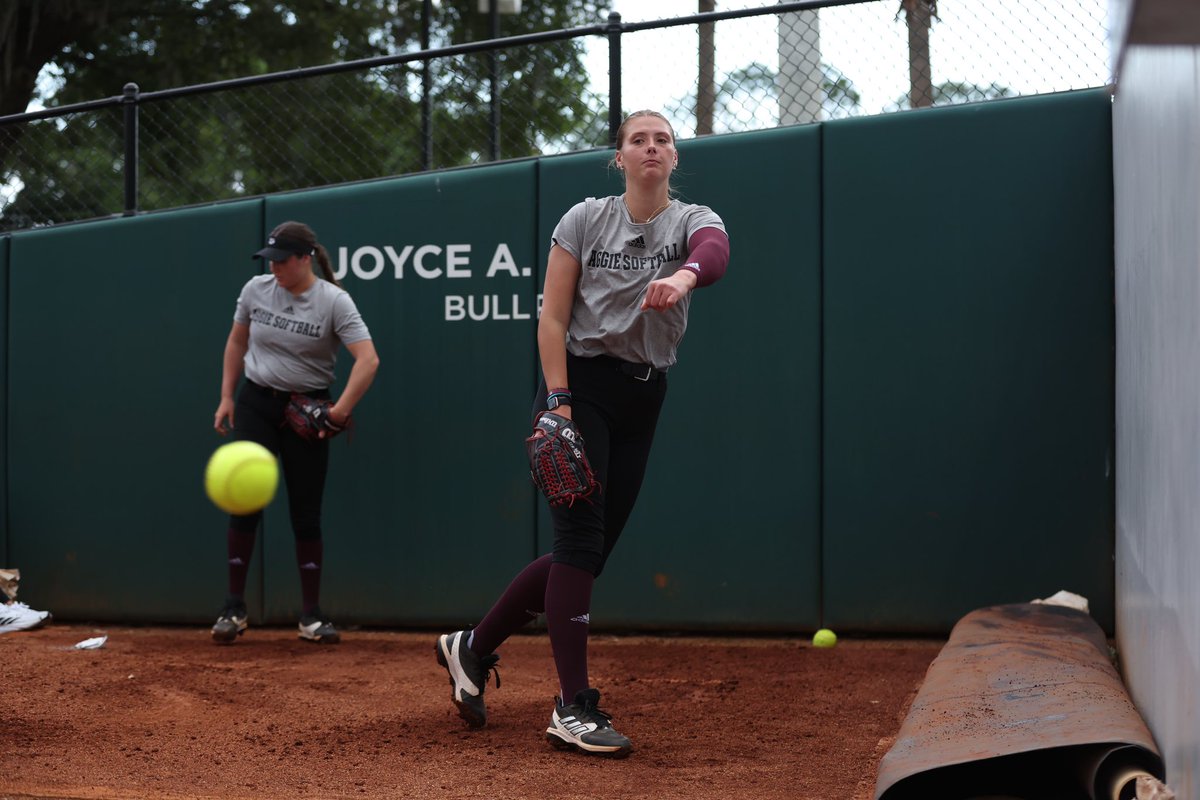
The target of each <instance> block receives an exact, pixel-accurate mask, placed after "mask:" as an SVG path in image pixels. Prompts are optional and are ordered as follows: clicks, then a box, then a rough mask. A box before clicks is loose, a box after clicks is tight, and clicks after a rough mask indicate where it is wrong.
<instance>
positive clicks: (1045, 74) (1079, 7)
mask: <svg viewBox="0 0 1200 800" xmlns="http://www.w3.org/2000/svg"><path fill="white" fill-rule="evenodd" d="M612 5H613V10H614V11H617V12H618V13H620V14H621V17H622V20H623V21H625V22H638V21H643V20H651V19H665V18H670V17H677V16H686V15H689V14H695V13H697V10H698V4H697V2H696V0H654V2H653V3H649V2H645V0H613V3H612ZM764 5H768V3H765V2H763V0H717V3H716V10H717V11H731V10H735V9H743V8H760V7H762V6H764ZM1107 5H1108V0H1005V2H997V0H941V2H939V3H938V13H939V17H940V21H936V22H935V23H934V26H933V32H932V34H931V43H932V48H933V65H932V72H933V82H934V84H938V83H941V82H943V81H947V80H955V81H963V82H968V83H975V84H983V85H987V84H989V83H992V82H993V81H994V82H995V83H997V84H1000V85H1003V86H1005V87H1007V88H1009V89H1011V90H1013V92H1014V93H1035V92H1050V91H1065V90H1067V89H1080V88H1086V87H1089V86H1102V85H1104V84H1106V83H1108V81H1109V79H1110V74H1109V68H1108V64H1109V58H1108V44H1107V41H1106V29H1107V27H1108V19H1107V11H1108V9H1107ZM899 6H900V4H899V0H891V2H874V3H863V4H856V5H849V6H840V7H837V8H830V9H823V10H821V11H820V12H819V20H820V23H819V30H820V50H821V60H822V61H823V62H824V63H826V64H830V65H832V66H834V67H836V68H837V69H838V70H839V71H840V72H841V73H842V74H843V75H845V76H846V77H847V78H849V79H850V80H851V81H852V82H853V83H854V85H855V88H856V89H857V90H858V91H859V92H860V93H861V94H862V104H861V109H862V112H863V113H868V114H873V113H878V112H880V111H882V110H885V109H886V108H887V107H889V106H891V107H894V104H895V102H896V100H897V99H898V98H900V97H902V96H904V95H905V93H906V92H907V91H908V43H907V41H908V40H907V33H906V30H905V24H904V20H903V19H897V18H896V12H897V10H898V9H899ZM777 20H778V17H777V16H776V15H765V16H762V17H756V18H749V19H742V20H729V21H725V22H720V23H718V24H717V25H716V33H715V39H716V60H717V73H718V81H719V80H720V76H721V75H722V74H724V73H728V72H730V71H732V70H735V69H738V68H741V67H744V66H747V65H748V64H750V63H753V62H756V61H757V62H760V63H763V64H765V65H767V66H768V67H770V68H771V69H772V70H774V69H777V68H778V65H779V59H778V51H777V42H778V32H777ZM621 49H622V67H623V69H622V73H623V80H622V91H623V101H624V102H623V103H622V105H623V106H624V107H625V108H626V109H630V110H632V109H638V108H656V109H660V108H664V107H666V106H668V105H670V104H671V103H672V101H674V100H676V99H677V98H682V97H687V96H690V95H691V94H693V93H694V91H695V81H696V52H697V34H696V27H695V26H686V27H683V26H681V27H678V28H673V29H665V30H655V31H645V32H641V33H636V34H629V35H626V36H625V37H623V39H622V45H621ZM587 64H588V72H589V74H590V75H591V77H592V83H593V86H594V87H595V89H596V91H598V92H600V93H601V94H607V91H608V87H607V81H608V47H607V43H606V42H605V41H604V40H603V39H600V38H596V39H592V40H590V42H589V57H588V60H587Z"/></svg>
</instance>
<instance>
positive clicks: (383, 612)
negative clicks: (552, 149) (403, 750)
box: [0, 91, 1113, 633]
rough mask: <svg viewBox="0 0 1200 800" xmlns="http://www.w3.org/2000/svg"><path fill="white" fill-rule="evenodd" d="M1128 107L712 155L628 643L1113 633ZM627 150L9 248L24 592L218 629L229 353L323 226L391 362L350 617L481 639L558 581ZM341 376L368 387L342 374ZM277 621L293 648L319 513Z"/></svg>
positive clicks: (107, 227) (163, 217)
mask: <svg viewBox="0 0 1200 800" xmlns="http://www.w3.org/2000/svg"><path fill="white" fill-rule="evenodd" d="M1109 115H1110V110H1109V98H1108V95H1107V93H1106V92H1104V91H1089V92H1081V93H1071V94H1064V95H1053V96H1047V97H1035V98H1023V99H1016V100H1006V101H999V102H993V103H988V104H983V105H975V106H962V107H955V108H948V109H936V110H926V111H921V112H916V113H911V114H897V115H887V116H883V117H877V118H870V119H862V120H846V121H839V122H833V123H825V124H821V125H811V126H800V127H793V128H781V129H774V130H770V131H764V132H759V133H744V134H736V135H730V136H716V137H709V138H705V139H701V140H696V141H690V142H682V143H681V144H680V153H681V165H680V171H679V173H677V181H676V183H677V188H678V190H679V191H680V193H681V195H682V196H683V197H684V198H685V199H689V200H693V201H696V202H704V203H707V204H710V205H712V206H713V207H714V208H715V209H716V210H717V211H718V212H719V213H720V214H721V215H722V217H723V218H724V219H725V221H726V223H727V225H728V228H729V231H730V234H731V239H732V242H733V262H732V263H731V265H730V270H729V273H728V275H727V277H726V278H725V280H724V281H722V282H721V283H720V284H718V285H717V286H716V287H714V288H712V289H706V290H702V291H701V293H700V294H699V296H698V297H697V298H696V301H695V302H694V304H693V310H692V318H691V324H690V330H689V332H688V335H687V338H686V339H685V341H684V344H683V347H682V348H681V351H680V363H679V365H678V366H677V368H676V369H674V370H673V371H672V373H671V389H670V392H669V395H668V399H667V406H666V408H665V410H664V416H663V421H662V424H661V426H660V430H659V436H658V441H657V443H656V445H655V455H654V457H653V458H652V459H651V464H650V470H649V473H648V476H647V480H646V485H645V488H644V489H643V494H642V498H641V500H640V501H639V505H638V508H637V510H636V511H635V514H634V517H633V519H632V520H631V522H630V525H629V528H628V529H627V531H626V533H625V536H624V538H623V539H622V542H621V545H620V546H619V548H618V552H617V555H616V556H615V557H614V559H613V561H612V562H611V564H610V565H609V568H608V571H607V572H606V573H605V576H604V579H603V580H602V581H600V582H599V583H598V584H597V590H596V596H595V605H594V611H595V619H596V622H597V624H598V625H602V626H604V627H609V628H671V629H719V630H778V631H796V630H801V631H804V630H812V629H814V628H816V627H818V626H820V625H821V624H829V625H832V626H835V627H838V628H840V629H842V630H845V631H851V630H863V631H876V632H896V633H899V632H913V631H928V632H943V631H946V630H948V629H949V627H950V625H951V624H952V623H953V621H954V620H956V619H958V618H959V617H960V616H961V615H962V614H963V613H966V612H967V611H969V610H971V609H973V608H975V607H977V606H979V605H983V604H989V603H998V602H1010V601H1017V600H1028V599H1030V598H1031V597H1035V596H1045V595H1048V594H1051V593H1053V592H1054V591H1056V590H1058V589H1064V588H1065V589H1070V590H1072V591H1076V592H1079V593H1080V594H1084V595H1087V596H1088V597H1089V598H1090V599H1091V600H1092V609H1093V613H1094V614H1095V615H1096V617H1097V619H1098V620H1099V621H1100V622H1101V624H1102V625H1103V626H1104V627H1105V628H1106V629H1109V630H1111V625H1112V549H1113V530H1112V525H1113V523H1112V496H1113V482H1112V467H1111V464H1112V462H1111V448H1112V416H1113V411H1112V403H1113V400H1112V397H1113V373H1112V346H1113V323H1112V317H1113V310H1112V303H1111V297H1112V196H1111V161H1110V157H1111V147H1110V144H1109V138H1110V137H1109V130H1110V122H1109ZM609 156H610V153H609V152H602V151H595V152H586V153H579V154H572V155H566V156H557V157H548V158H543V159H536V160H528V161H517V162H508V163H503V164H498V165H492V166H486V167H476V168H470V169H463V170H455V171H447V172H439V173H427V174H422V175H416V176H409V177H403V178H397V179H389V180H381V181H376V182H370V183H364V184H353V185H346V186H340V187H334V188H327V189H321V190H313V191H305V192H297V193H292V194H286V195H277V196H271V197H266V198H258V199H253V200H246V201H241V202H237V203H229V204H220V205H214V206H211V207H203V208H194V209H183V210H179V211H173V212H163V213H155V214H148V215H145V216H141V217H133V218H123V219H114V220H109V221H103V222H94V223H87V224H81V225H75V226H67V227H63V228H55V229H50V230H43V231H30V232H23V233H17V234H13V235H11V236H10V237H8V239H7V246H8V260H7V264H6V266H7V274H8V278H9V281H8V287H7V295H6V296H5V298H4V299H5V300H6V307H7V321H8V326H7V327H8V340H7V349H6V357H7V363H8V375H7V378H8V383H7V387H6V393H5V396H4V401H5V402H6V403H7V412H8V413H7V431H6V433H7V436H8V448H7V449H6V453H7V455H8V459H7V470H8V472H7V482H6V484H5V488H6V489H7V507H6V509H5V510H6V515H7V523H8V524H7V525H6V530H5V538H4V539H3V540H0V542H4V543H5V545H6V547H7V559H6V564H5V565H6V566H14V567H19V568H20V569H21V570H22V574H23V582H24V583H25V588H24V590H23V594H22V599H25V600H27V601H29V602H31V603H32V604H34V605H35V607H44V608H49V609H51V610H52V611H53V612H54V613H55V615H56V616H57V617H59V618H60V619H88V620H97V621H106V620H111V621H129V622H139V621H147V622H181V623H196V624H208V623H210V622H211V619H212V617H213V614H214V613H215V611H216V610H217V608H218V607H219V605H220V601H221V598H222V595H223V592H224V585H225V564H224V547H225V537H224V529H225V521H224V517H223V515H222V514H221V513H220V512H218V511H217V510H216V509H215V508H213V507H212V506H211V505H210V504H209V503H208V501H207V499H206V498H205V497H204V494H203V490H202V488H201V475H202V471H203V466H204V462H205V460H206V459H207V457H208V454H209V453H211V451H212V449H213V448H215V447H216V446H217V445H218V444H219V443H220V440H219V439H218V437H217V436H216V435H215V434H214V433H213V432H212V430H211V424H212V413H213V411H214V409H215V408H216V404H217V400H218V397H217V394H218V389H219V380H220V361H221V351H222V347H223V345H224V341H225V337H226V336H227V334H228V331H229V326H230V324H231V320H232V314H233V308H234V301H235V299H236V297H237V292H238V290H239V288H240V287H241V285H242V283H244V281H245V280H246V279H247V278H248V277H249V276H250V275H252V274H254V273H255V272H256V271H257V270H258V269H259V268H260V265H259V264H257V263H256V262H254V261H252V260H251V259H250V258H249V254H250V253H252V252H253V251H254V250H255V249H257V247H259V246H260V242H261V240H262V237H263V236H264V233H265V231H267V230H270V228H271V227H273V226H274V225H275V224H277V223H278V222H280V221H282V220H284V219H289V218H295V219H303V220H305V221H308V222H310V223H311V224H312V225H313V227H314V228H316V230H317V231H318V233H319V235H320V237H321V240H322V241H323V243H325V244H326V246H327V247H328V248H329V250H330V252H331V254H332V256H333V258H334V261H335V266H336V267H337V268H338V270H339V273H340V274H341V275H342V276H343V282H344V283H345V285H346V288H347V289H348V290H349V291H350V292H351V293H352V294H353V296H354V298H355V300H356V302H357V303H358V305H359V307H360V309H361V310H362V312H363V315H364V318H365V319H366V321H367V323H368V325H369V327H370V328H371V330H372V333H373V336H374V338H375V341H376V346H377V348H378V350H379V352H380V356H381V369H380V373H379V378H378V380H377V383H376V385H375V386H374V387H373V388H372V390H371V392H370V393H369V394H368V396H367V398H366V399H365V400H364V402H363V404H362V406H361V407H360V410H359V413H358V415H357V416H358V428H357V432H356V435H355V436H354V438H353V439H347V438H345V437H343V438H341V439H339V440H336V441H335V442H334V443H333V463H332V467H331V472H330V484H329V487H328V490H327V494H326V515H325V529H326V553H327V558H326V569H325V580H324V588H323V596H322V605H323V606H324V607H325V608H326V610H327V611H328V612H330V613H331V615H333V616H334V618H335V619H337V620H338V621H339V622H342V623H343V624H379V625H405V626H435V627H446V626H450V625H460V624H465V623H473V622H474V621H476V620H477V619H478V617H479V616H480V615H481V614H482V613H483V612H484V611H485V610H486V607H487V604H488V603H490V602H491V600H492V599H494V597H495V595H496V593H497V592H499V591H500V590H501V589H502V588H503V587H504V585H505V584H506V583H507V581H508V580H509V578H510V577H511V576H512V574H514V573H515V571H516V570H518V569H519V568H520V567H521V566H523V565H524V564H525V563H526V562H527V561H528V560H529V559H530V558H532V557H534V556H535V555H537V554H538V553H541V552H545V551H546V549H547V548H548V546H549V533H548V531H549V527H548V517H547V515H545V513H544V510H542V509H541V504H540V502H539V500H538V498H537V497H535V495H534V491H533V489H532V487H531V486H530V485H529V482H528V478H527V475H526V466H525V463H524V450H523V447H522V444H521V440H522V438H523V437H524V436H525V435H526V431H527V428H528V423H529V409H530V403H531V400H532V392H533V387H534V385H535V382H536V375H537V356H536V342H535V328H536V314H537V305H538V292H539V291H540V286H541V270H542V269H543V267H544V259H545V253H546V250H547V247H548V241H549V235H550V231H551V230H552V228H553V225H554V222H555V221H556V220H557V219H558V217H559V216H561V214H562V213H563V212H564V211H565V210H566V209H567V208H568V207H569V206H570V204H572V203H573V202H576V201H578V200H579V199H581V198H582V197H584V196H586V195H588V194H603V193H608V192H614V191H620V185H619V182H618V176H617V175H616V173H615V171H610V170H606V169H605V166H604V164H605V162H606V161H607V159H608V158H609ZM342 361H343V363H342V365H341V369H340V375H341V376H342V377H341V379H342V380H344V375H345V373H346V372H347V371H348V363H347V362H348V358H343V359H342ZM249 599H250V603H251V615H252V621H253V622H256V623H261V622H271V623H275V622H278V623H284V622H288V623H290V622H291V621H292V620H293V619H294V617H295V615H296V613H297V612H298V602H299V587H298V579H297V577H296V568H295V560H294V555H293V550H292V543H291V535H290V531H289V528H288V523H287V514H286V507H285V504H284V502H283V499H282V497H281V498H277V500H276V501H275V503H274V504H273V505H272V506H271V507H269V508H268V511H267V516H266V520H265V524H264V531H263V536H262V537H260V545H259V548H258V552H257V553H256V555H255V566H254V570H253V572H252V579H251V595H250V598H249Z"/></svg>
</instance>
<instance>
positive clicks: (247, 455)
mask: <svg viewBox="0 0 1200 800" xmlns="http://www.w3.org/2000/svg"><path fill="white" fill-rule="evenodd" d="M278 485H279V462H278V461H276V459H275V455H274V454H273V453H272V452H271V451H270V450H268V449H267V448H265V447H263V446H262V445H261V444H258V443H257V442H230V443H229V444H224V445H221V446H220V447H218V448H217V449H216V451H215V452H214V453H213V454H212V457H211V458H209V459H208V466H207V467H206V468H205V470H204V490H205V491H206V492H208V499H210V500H212V501H213V503H214V504H215V505H216V506H217V508H219V509H221V510H222V511H225V512H228V513H230V514H238V515H242V514H253V513H254V512H255V511H258V510H259V509H262V508H265V507H266V505H267V504H268V503H270V502H271V498H273V497H274V496H275V488H276V487H277V486H278Z"/></svg>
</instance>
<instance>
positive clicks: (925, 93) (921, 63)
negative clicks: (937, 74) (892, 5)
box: [896, 0, 937, 108]
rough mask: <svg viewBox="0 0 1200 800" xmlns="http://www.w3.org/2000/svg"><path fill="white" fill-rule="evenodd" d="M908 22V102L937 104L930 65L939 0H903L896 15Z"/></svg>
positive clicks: (915, 105) (911, 106)
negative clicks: (930, 52)
mask: <svg viewBox="0 0 1200 800" xmlns="http://www.w3.org/2000/svg"><path fill="white" fill-rule="evenodd" d="M901 14H903V15H904V21H905V24H906V25H907V26H908V86H909V88H908V105H909V107H910V108H923V107H926V106H931V105H933V74H932V72H931V70H930V66H929V30H930V28H932V27H933V21H934V20H935V19H937V0H900V10H899V11H898V12H896V18H897V19H899V18H900V15H901Z"/></svg>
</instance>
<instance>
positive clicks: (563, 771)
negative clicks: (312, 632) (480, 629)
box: [0, 624, 945, 800]
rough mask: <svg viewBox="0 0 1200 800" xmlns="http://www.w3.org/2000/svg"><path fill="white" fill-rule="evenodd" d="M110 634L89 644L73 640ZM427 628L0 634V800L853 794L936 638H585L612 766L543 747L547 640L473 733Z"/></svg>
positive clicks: (794, 798) (507, 682)
mask: <svg viewBox="0 0 1200 800" xmlns="http://www.w3.org/2000/svg"><path fill="white" fill-rule="evenodd" d="M100 633H107V634H108V637H109V638H108V642H107V644H106V645H105V646H104V647H103V648H102V649H99V650H76V649H74V647H73V645H74V644H75V643H77V642H80V641H83V640H84V639H88V638H90V637H93V636H96V635H98V634H100ZM435 638H436V634H435V633H434V632H419V633H415V632H395V631H381V630H369V631H368V630H359V631H356V630H350V631H344V632H343V636H342V643H341V644H339V645H332V646H331V645H314V644H310V643H307V642H302V641H300V640H299V639H298V638H297V637H296V631H295V629H294V628H251V629H250V630H249V631H248V632H247V633H246V634H245V635H244V636H242V637H241V638H240V639H239V640H238V641H237V643H236V644H234V645H231V646H224V647H222V646H217V645H214V644H213V643H212V642H211V641H210V640H209V637H208V631H207V630H206V629H199V628H161V627H155V628H149V627H110V628H106V629H96V628H93V627H91V626H86V625H64V624H53V625H50V626H49V627H47V628H45V629H42V630H38V631H22V632H17V633H10V634H4V635H2V636H0V685H2V686H3V690H2V692H0V720H2V722H3V725H2V726H0V798H4V799H5V800H8V799H10V798H21V800H24V799H25V798H54V799H55V800H61V799H62V798H72V799H79V800H114V799H116V798H120V799H121V800H124V799H125V798H164V799H165V800H182V799H185V798H186V799H187V800H197V799H199V798H205V799H207V798H212V799H213V800H216V798H221V799H222V800H241V799H242V798H246V799H249V798H255V799H256V800H257V799H258V798H277V800H296V799H297V798H322V799H324V798H412V799H413V800H421V799H422V798H438V800H445V799H446V798H514V799H515V798H523V799H526V800H541V799H542V798H552V797H553V798H588V800H591V799H592V798H595V797H605V798H687V799H688V800H708V799H709V798H711V799H712V800H718V799H719V800H728V799H729V798H742V797H745V798H756V800H767V799H768V798H787V799H788V800H798V799H800V800H803V799H804V798H814V799H816V798H820V799H821V800H827V799H832V800H870V798H871V797H872V796H873V791H874V786H875V774H876V769H877V766H878V764H879V760H880V758H882V757H883V755H884V753H885V752H886V751H887V750H888V748H890V747H891V744H892V740H893V739H892V737H894V735H895V733H896V731H897V730H899V727H900V723H901V721H902V720H903V717H904V714H905V713H906V711H907V707H908V704H909V703H910V702H911V700H912V698H913V696H914V695H915V694H916V691H917V689H918V688H919V686H920V684H921V681H922V679H923V677H924V675H925V671H926V668H927V667H928V666H929V664H930V662H932V661H933V659H934V658H935V657H936V656H937V654H938V652H939V650H940V649H941V647H942V645H943V644H944V643H945V642H944V641H943V640H933V639H925V640H863V641H854V640H850V641H845V640H843V641H841V642H839V643H838V645H837V647H835V648H832V649H817V648H814V647H812V645H811V644H810V643H809V641H808V639H807V638H803V639H798V638H716V637H652V636H643V635H636V636H620V637H618V636H609V635H604V634H596V635H594V636H593V637H592V644H591V650H590V670H591V676H592V683H593V684H594V685H595V686H597V687H598V688H599V689H600V690H601V692H602V698H601V708H602V709H604V710H606V711H608V712H609V713H611V714H612V715H613V718H614V724H615V726H616V728H617V730H619V731H621V732H622V733H624V734H626V735H627V736H629V737H630V738H631V739H632V740H633V742H634V752H633V753H632V755H630V756H629V757H628V758H627V759H624V760H620V761H615V760H610V759H603V758H596V757H594V756H584V755H580V754H577V753H562V752H559V751H556V750H554V749H553V748H552V747H551V746H550V745H549V744H548V743H547V742H546V741H545V740H544V737H543V731H544V730H545V727H546V724H547V721H548V720H549V716H550V711H551V709H552V697H553V695H554V694H555V692H556V691H557V687H556V682H555V679H554V668H553V662H552V661H551V658H550V645H549V640H548V639H547V638H546V637H545V635H544V634H539V633H532V634H529V635H521V636H517V637H514V638H513V639H511V640H510V641H509V642H507V643H506V644H505V645H504V646H503V647H502V648H501V649H500V653H501V660H500V664H499V669H500V673H501V683H502V685H501V687H500V688H499V689H497V688H496V687H495V685H494V684H493V685H492V686H490V687H489V690H488V693H487V701H488V712H489V721H488V725H487V727H486V728H484V729H482V730H476V731H473V730H468V729H467V728H466V727H465V724H464V723H463V722H462V721H461V720H460V719H459V718H458V716H457V713H456V711H455V709H454V707H453V705H452V704H451V703H450V699H449V695H450V686H449V683H448V682H447V680H446V674H445V671H444V670H443V669H442V668H441V667H439V666H438V665H437V661H436V659H435V656H434V652H433V643H434V639H435Z"/></svg>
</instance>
